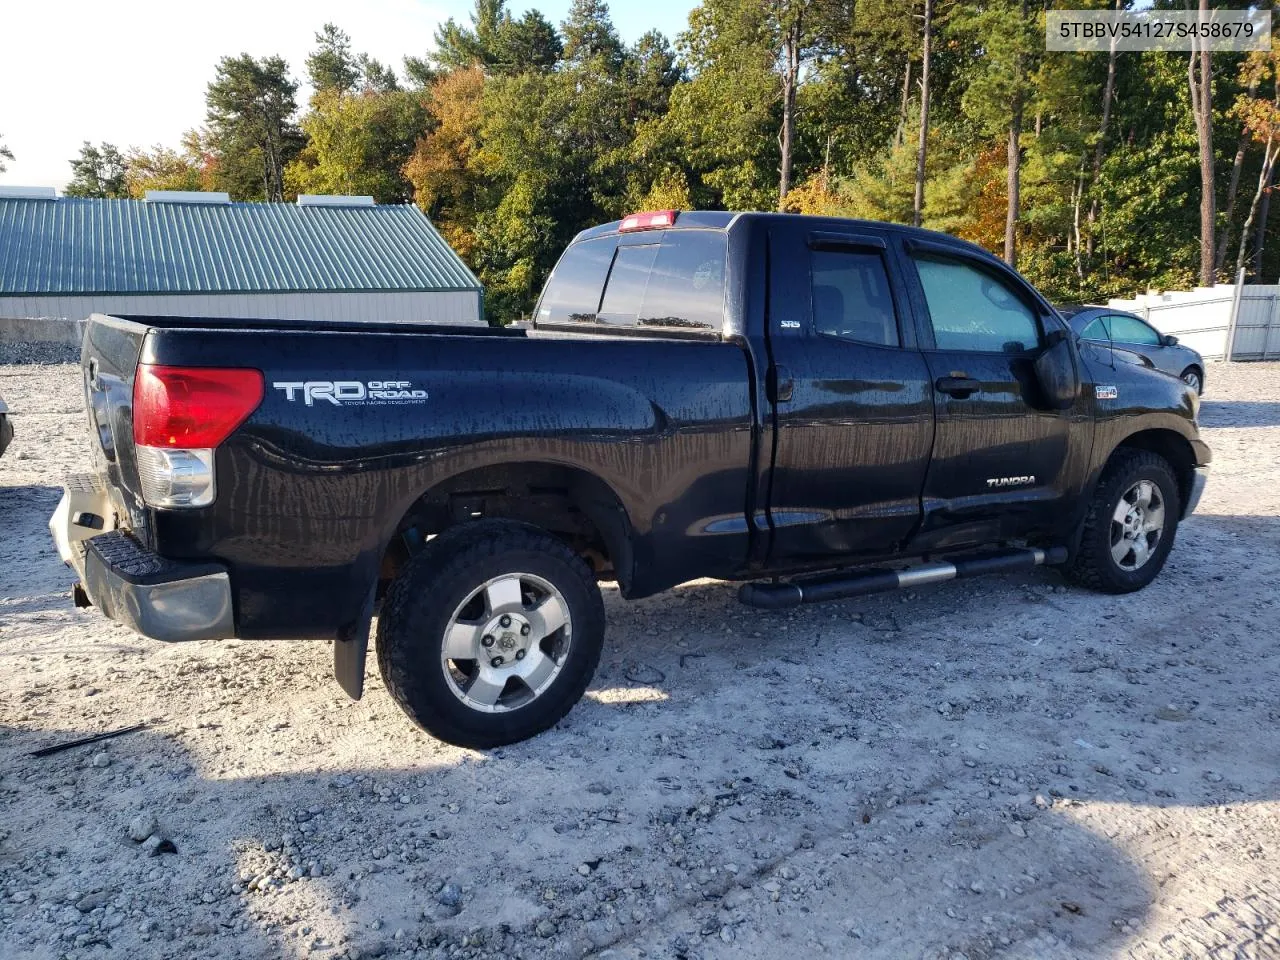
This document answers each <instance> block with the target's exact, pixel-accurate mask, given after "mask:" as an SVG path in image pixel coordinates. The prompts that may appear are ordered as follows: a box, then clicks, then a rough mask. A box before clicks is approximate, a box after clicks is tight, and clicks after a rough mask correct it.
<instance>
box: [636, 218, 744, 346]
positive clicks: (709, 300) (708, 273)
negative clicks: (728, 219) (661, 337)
mask: <svg viewBox="0 0 1280 960" xmlns="http://www.w3.org/2000/svg"><path fill="white" fill-rule="evenodd" d="M724 257H725V234H723V233H721V232H720V231H718V230H668V231H667V232H666V234H665V235H664V236H663V238H662V246H661V247H660V248H659V249H658V255H657V257H656V259H655V260H654V263H653V273H652V275H651V276H650V278H649V286H648V288H647V289H646V290H645V296H644V306H643V307H642V308H641V310H640V325H641V326H642V327H682V328H685V329H692V330H719V329H721V328H722V327H723V326H724Z"/></svg>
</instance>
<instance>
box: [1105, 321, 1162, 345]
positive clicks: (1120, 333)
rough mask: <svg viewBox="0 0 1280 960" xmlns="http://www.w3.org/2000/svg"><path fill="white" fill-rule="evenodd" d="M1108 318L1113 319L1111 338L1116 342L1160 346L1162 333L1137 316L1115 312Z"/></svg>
mask: <svg viewBox="0 0 1280 960" xmlns="http://www.w3.org/2000/svg"><path fill="white" fill-rule="evenodd" d="M1107 319H1108V320H1110V321H1111V323H1110V326H1111V338H1112V339H1113V340H1115V341H1116V343H1138V344H1146V345H1147V346H1151V347H1154V346H1158V345H1159V343H1160V334H1158V333H1156V331H1155V330H1154V329H1153V328H1151V327H1149V326H1147V325H1146V324H1145V323H1143V322H1142V321H1141V320H1139V319H1138V318H1137V317H1126V316H1125V315H1124V314H1122V313H1113V314H1111V316H1110V317H1108V318H1107Z"/></svg>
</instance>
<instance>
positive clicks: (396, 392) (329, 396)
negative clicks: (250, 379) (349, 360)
mask: <svg viewBox="0 0 1280 960" xmlns="http://www.w3.org/2000/svg"><path fill="white" fill-rule="evenodd" d="M271 386H272V387H273V388H274V389H276V390H282V391H283V392H284V398H285V399H286V400H288V401H289V402H290V403H293V402H294V401H296V400H301V401H302V402H303V403H305V404H306V405H307V406H308V407H313V406H315V405H316V403H318V402H321V401H323V402H325V403H331V404H333V405H334V406H335V407H368V406H378V405H383V404H393V403H425V402H426V400H427V391H426V390H423V389H421V388H415V387H414V385H413V384H412V383H411V382H410V381H408V380H368V381H362V380H305V381H303V380H277V381H273V382H272V384H271Z"/></svg>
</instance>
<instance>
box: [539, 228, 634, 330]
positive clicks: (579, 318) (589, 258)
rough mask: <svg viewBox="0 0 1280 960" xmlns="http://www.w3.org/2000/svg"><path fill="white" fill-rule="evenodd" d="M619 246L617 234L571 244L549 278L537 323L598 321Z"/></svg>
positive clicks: (540, 303)
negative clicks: (601, 300) (603, 292)
mask: <svg viewBox="0 0 1280 960" xmlns="http://www.w3.org/2000/svg"><path fill="white" fill-rule="evenodd" d="M617 246H618V238H617V237H598V238H596V239H594V240H583V241H582V242H580V243H575V244H573V245H572V246H571V247H569V249H568V250H566V251H565V252H564V255H563V256H562V257H561V258H560V262H559V263H557V264H556V267H555V269H554V270H553V271H551V276H550V277H548V278H547V286H546V288H545V289H544V290H543V293H542V300H541V301H540V302H539V303H538V322H539V323H595V322H596V312H597V311H598V310H599V308H600V293H601V291H602V290H604V278H605V277H606V276H608V274H609V266H610V264H611V263H612V262H613V251H614V249H615V248H616V247H617Z"/></svg>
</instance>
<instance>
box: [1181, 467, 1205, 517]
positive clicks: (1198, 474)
mask: <svg viewBox="0 0 1280 960" xmlns="http://www.w3.org/2000/svg"><path fill="white" fill-rule="evenodd" d="M1208 482H1209V468H1208V467H1196V468H1195V472H1194V473H1193V474H1192V476H1191V493H1190V494H1189V495H1188V496H1187V505H1186V507H1185V509H1183V511H1182V515H1183V516H1184V517H1189V516H1191V514H1193V513H1194V512H1195V509H1196V507H1198V506H1199V505H1200V497H1201V496H1202V495H1203V494H1204V488H1205V484H1207V483H1208Z"/></svg>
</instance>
